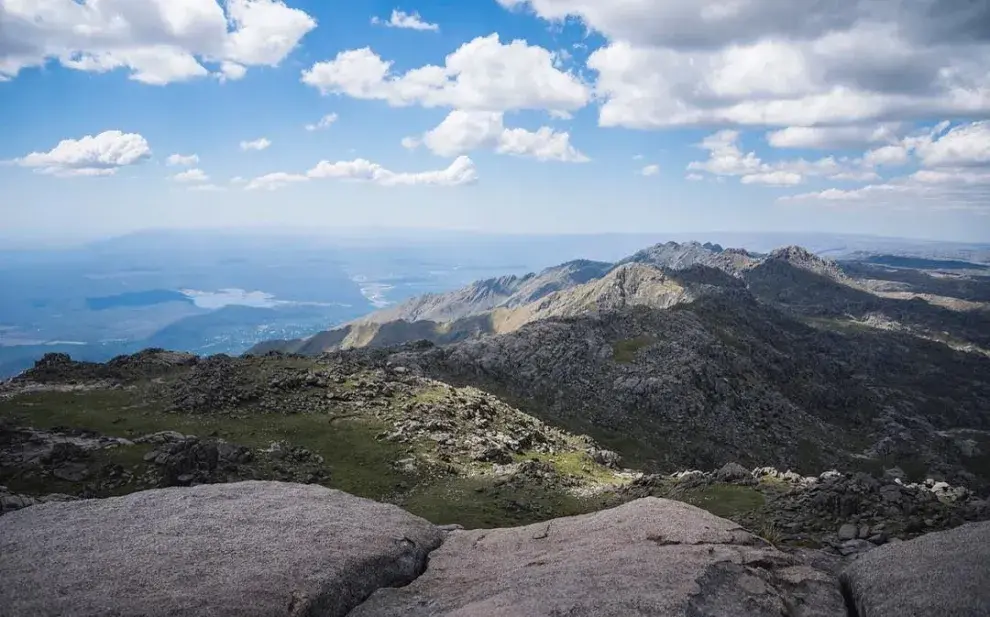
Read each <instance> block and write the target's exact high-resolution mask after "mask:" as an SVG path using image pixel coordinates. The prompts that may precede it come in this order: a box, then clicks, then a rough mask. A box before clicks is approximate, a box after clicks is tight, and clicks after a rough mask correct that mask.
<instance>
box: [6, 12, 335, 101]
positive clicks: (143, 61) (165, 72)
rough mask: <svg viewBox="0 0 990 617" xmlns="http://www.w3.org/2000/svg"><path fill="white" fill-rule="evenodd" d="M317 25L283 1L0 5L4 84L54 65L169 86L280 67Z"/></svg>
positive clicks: (236, 77) (233, 76) (233, 77)
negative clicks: (121, 72) (125, 74)
mask: <svg viewBox="0 0 990 617" xmlns="http://www.w3.org/2000/svg"><path fill="white" fill-rule="evenodd" d="M315 27H316V21H315V20H314V19H313V18H312V17H310V16H309V15H308V14H306V13H305V12H304V11H301V10H299V9H293V8H289V7H288V6H286V5H285V4H284V3H283V2H282V1H281V0H226V1H225V2H223V3H220V2H219V1H218V0H181V1H178V0H126V1H125V0H44V1H40V0H35V1H31V0H8V1H5V2H2V3H0V29H2V31H3V32H4V36H3V37H2V38H0V78H4V77H5V78H7V79H11V78H13V77H16V76H17V74H18V73H19V72H20V71H21V70H22V69H24V68H27V67H34V66H43V65H44V64H45V63H46V62H48V61H49V60H55V61H56V62H59V63H60V64H62V65H63V66H65V67H67V68H71V69H74V70H80V71H91V72H106V71H111V70H114V69H127V70H129V71H130V78H131V79H133V80H135V81H139V82H143V83H146V84H153V85H164V84H168V83H172V82H177V81H185V80H188V79H193V78H196V77H204V76H206V75H208V74H209V73H210V72H209V71H208V70H207V68H206V67H205V66H204V64H215V65H218V68H219V71H218V72H217V73H216V74H217V75H218V76H220V77H221V78H222V79H239V78H240V77H242V76H243V75H244V72H245V71H246V68H247V67H249V66H277V65H278V64H279V63H280V62H282V60H283V59H284V58H285V57H286V56H287V55H288V54H289V53H290V52H291V51H292V50H293V49H295V47H296V46H297V45H298V44H299V41H300V40H301V39H302V38H303V37H304V36H305V35H306V34H307V33H308V32H309V31H311V30H312V29H313V28H315Z"/></svg>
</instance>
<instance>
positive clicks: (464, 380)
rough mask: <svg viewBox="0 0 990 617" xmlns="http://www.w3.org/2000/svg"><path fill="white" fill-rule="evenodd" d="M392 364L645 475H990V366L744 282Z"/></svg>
mask: <svg viewBox="0 0 990 617" xmlns="http://www.w3.org/2000/svg"><path fill="white" fill-rule="evenodd" d="M395 361H396V362H402V363H405V364H407V365H408V366H411V367H416V368H418V369H420V370H423V371H425V373H427V374H430V375H433V376H434V377H438V378H439V377H442V378H444V379H446V380H449V381H451V382H453V383H461V384H472V385H475V386H478V387H483V388H486V389H488V390H490V391H493V392H496V393H499V394H503V395H505V396H507V397H508V399H509V400H512V401H514V402H515V403H516V404H518V405H520V406H521V407H522V408H524V409H526V410H528V411H529V412H531V413H534V414H536V415H537V416H539V417H541V418H543V419H544V420H545V421H548V422H551V423H555V424H557V425H559V426H565V427H569V428H570V429H571V430H577V431H579V432H583V433H588V434H590V435H593V436H594V437H595V438H596V439H599V440H600V441H602V442H603V443H605V444H607V445H608V446H609V447H612V448H614V449H616V450H619V451H620V452H621V453H622V454H623V455H624V456H625V457H626V458H627V459H628V460H632V461H636V462H637V463H638V464H639V466H641V467H642V468H644V469H656V470H670V469H673V468H679V467H696V468H712V467H717V466H719V465H721V464H724V463H727V462H730V461H738V462H741V463H743V464H750V465H756V464H759V463H758V462H757V461H763V462H764V463H765V464H774V465H777V466H781V467H790V468H793V469H796V470H798V471H802V472H810V471H811V470H814V469H822V468H827V467H829V466H833V465H837V466H839V467H840V468H849V467H851V466H852V467H857V466H858V467H860V468H863V469H873V470H876V469H883V468H885V467H894V466H898V465H900V466H903V467H904V468H905V469H911V470H912V472H913V473H924V472H931V473H937V474H940V475H943V476H945V477H947V478H955V479H958V480H962V481H966V482H974V481H976V479H977V478H979V482H981V483H986V482H987V480H990V465H988V463H990V416H988V414H987V413H986V409H988V408H990V359H988V358H986V357H984V356H981V355H977V354H967V353H961V352H956V351H953V350H951V349H949V348H947V347H946V346H944V345H940V344H937V343H933V342H929V341H925V340H922V339H919V338H916V337H912V336H908V335H905V334H900V333H893V332H885V331H879V330H869V329H867V330H863V331H854V332H848V333H840V332H834V331H830V330H821V329H816V328H812V327H809V326H807V325H805V324H803V323H801V322H800V321H798V320H796V319H793V318H791V317H789V316H788V315H787V314H786V313H783V312H781V311H779V310H776V309H773V308H772V307H769V306H766V305H764V304H762V303H760V302H758V301H757V300H756V299H754V298H753V297H752V296H751V295H750V294H749V293H748V292H746V291H740V290H736V291H731V292H725V293H721V294H709V295H705V296H702V297H700V298H699V299H697V300H695V301H694V302H691V303H685V304H678V305H676V306H674V307H673V308H670V309H668V310H657V309H650V308H645V307H633V308H629V309H624V310H620V311H615V312H610V313H606V314H602V315H599V316H584V317H573V318H566V319H546V320H542V321H537V322H533V323H530V324H528V325H526V326H525V327H523V328H521V329H519V330H518V331H516V332H513V333H509V334H505V335H501V336H497V337H487V338H482V339H478V340H470V341H464V342H461V343H457V344H454V345H450V346H447V347H440V348H434V349H431V350H428V351H421V352H403V353H401V354H397V355H396V357H395ZM980 444H982V445H980ZM970 446H974V447H973V448H970Z"/></svg>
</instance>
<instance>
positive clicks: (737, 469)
mask: <svg viewBox="0 0 990 617" xmlns="http://www.w3.org/2000/svg"><path fill="white" fill-rule="evenodd" d="M715 477H716V478H717V479H718V481H719V482H738V481H740V480H750V479H752V477H753V475H752V473H750V471H749V470H748V469H746V468H745V467H743V466H742V465H740V464H739V463H726V464H725V465H723V466H722V468H721V469H719V470H718V471H717V472H716V473H715Z"/></svg>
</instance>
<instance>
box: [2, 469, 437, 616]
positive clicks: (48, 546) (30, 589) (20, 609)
mask: <svg viewBox="0 0 990 617" xmlns="http://www.w3.org/2000/svg"><path fill="white" fill-rule="evenodd" d="M441 539H442V533H441V532H440V531H439V530H438V529H437V528H436V527H434V526H433V525H431V524H430V523H428V522H427V521H425V520H423V519H421V518H418V517H415V516H413V515H411V514H409V513H407V512H405V511H403V510H401V509H399V508H398V507H396V506H392V505H387V504H382V503H378V502H375V501H371V500H368V499H361V498H358V497H354V496H352V495H349V494H347V493H343V492H340V491H335V490H331V489H327V488H323V487H320V486H314V485H300V484H287V483H279V482H240V483H235V484H213V485H202V486H196V487H193V488H169V489H160V490H152V491H144V492H140V493H134V494H131V495H128V496H126V497H114V498H110V499H96V500H85V501H75V502H67V503H47V504H41V505H36V506H32V507H29V508H25V509H23V510H19V511H17V512H14V513H11V514H8V515H6V516H4V517H2V518H0V614H3V615H4V616H7V615H10V616H11V617H18V616H21V615H24V616H27V615H30V616H32V617H47V616H55V615H59V616H66V617H69V616H71V617H81V616H94V617H95V616H97V615H115V616H120V617H124V616H128V617H129V616H137V615H142V616H143V615H147V616H159V615H161V616H164V615H191V616H199V615H203V616H206V615H209V616H211V617H212V616H220V617H223V616H228V615H229V616H231V617H233V616H235V615H236V616H247V617H251V616H258V617H261V616H266V617H267V616H269V615H280V616H317V615H319V616H321V617H322V616H329V617H337V616H343V615H346V614H347V613H348V612H349V611H350V610H351V609H352V608H353V607H354V606H356V605H357V604H359V603H360V602H361V601H362V600H364V599H365V598H366V597H367V596H368V595H369V594H371V593H372V592H373V591H374V590H375V589H377V588H379V587H384V586H389V585H402V584H406V583H408V582H409V581H411V580H413V579H414V578H416V576H418V575H419V574H420V573H421V572H422V571H423V568H424V567H425V564H426V558H427V555H428V554H429V552H430V551H431V550H433V549H435V548H436V547H437V546H439V545H440V542H441Z"/></svg>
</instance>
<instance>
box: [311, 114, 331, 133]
mask: <svg viewBox="0 0 990 617" xmlns="http://www.w3.org/2000/svg"><path fill="white" fill-rule="evenodd" d="M336 121H337V114H327V115H325V116H323V117H322V118H320V120H319V121H318V122H317V123H316V124H307V125H306V130H307V131H320V130H323V129H328V128H330V126H331V125H332V124H333V123H334V122H336Z"/></svg>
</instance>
